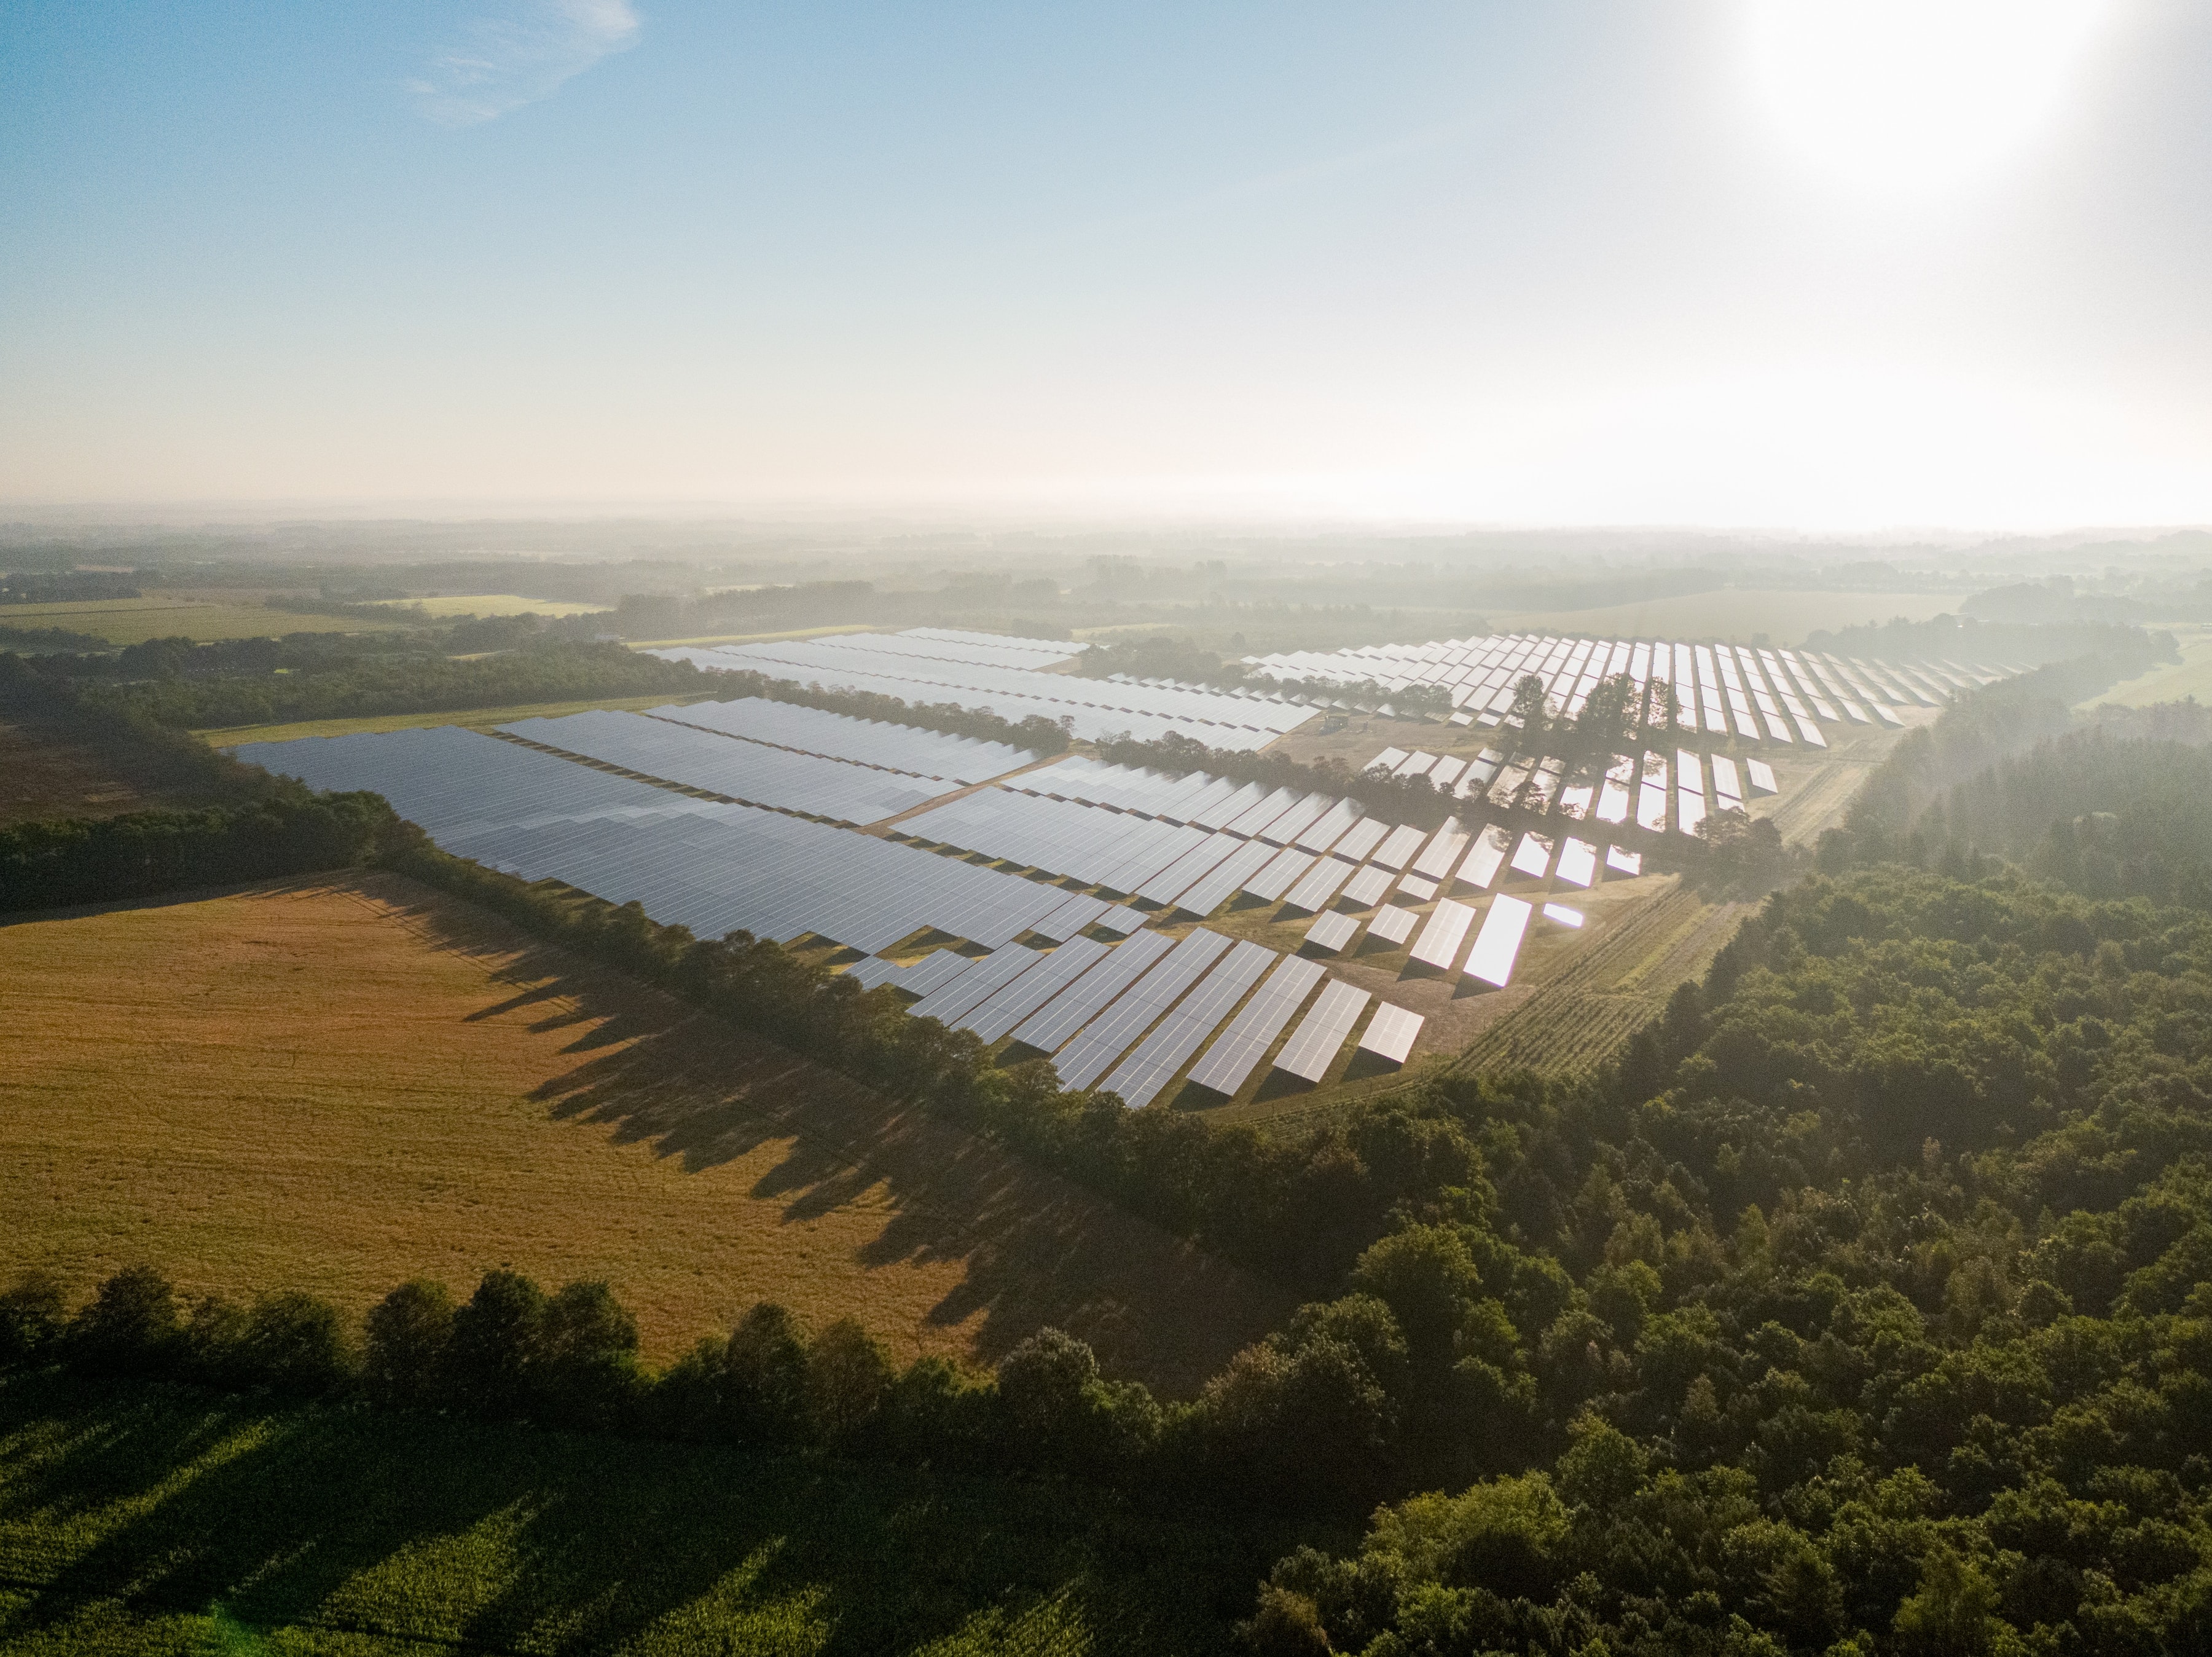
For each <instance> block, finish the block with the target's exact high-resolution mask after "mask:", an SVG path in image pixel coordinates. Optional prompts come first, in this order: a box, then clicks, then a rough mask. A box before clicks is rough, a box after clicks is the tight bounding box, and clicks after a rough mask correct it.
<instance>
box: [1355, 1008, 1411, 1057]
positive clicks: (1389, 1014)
mask: <svg viewBox="0 0 2212 1657" xmlns="http://www.w3.org/2000/svg"><path fill="white" fill-rule="evenodd" d="M1425 1021H1426V1020H1424V1019H1423V1018H1422V1017H1421V1015H1420V1014H1419V1013H1413V1012H1408V1011H1407V1009H1406V1008H1402V1007H1393V1006H1392V1005H1391V1004H1390V1003H1389V1002H1387V1001H1386V1002H1383V1003H1382V1004H1381V1005H1380V1006H1378V1007H1376V1009H1375V1016H1374V1017H1373V1018H1371V1019H1370V1020H1367V1027H1366V1029H1364V1030H1363V1031H1361V1032H1360V1034H1359V1045H1360V1047H1361V1048H1362V1049H1363V1050H1364V1051H1367V1052H1370V1053H1374V1054H1376V1055H1379V1056H1380V1057H1383V1058H1387V1059H1389V1060H1390V1061H1391V1062H1392V1063H1397V1064H1403V1063H1405V1062H1406V1055H1407V1054H1408V1053H1410V1052H1412V1051H1413V1041H1414V1039H1415V1038H1416V1037H1418V1036H1419V1034H1420V1033H1421V1026H1422V1025H1423V1024H1424V1023H1425Z"/></svg>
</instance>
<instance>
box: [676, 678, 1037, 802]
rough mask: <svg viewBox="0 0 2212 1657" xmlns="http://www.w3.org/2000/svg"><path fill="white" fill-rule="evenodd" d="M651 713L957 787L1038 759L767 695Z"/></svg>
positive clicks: (1021, 750) (1019, 750)
mask: <svg viewBox="0 0 2212 1657" xmlns="http://www.w3.org/2000/svg"><path fill="white" fill-rule="evenodd" d="M647 713H648V714H650V715H651V716H652V717H653V718H655V719H665V720H669V721H671V722H674V723H676V724H678V725H696V726H698V727H700V728H702V729H705V730H714V731H720V732H721V733H722V734H725V735H726V736H736V737H742V738H744V740H747V741H750V742H765V743H769V744H772V745H773V746H776V747H780V748H791V749H794V750H796V751H797V752H800V753H812V754H820V755H822V756H823V757H824V758H830V759H846V760H850V761H852V762H853V763H854V764H855V765H874V766H877V767H879V768H880V769H882V770H884V771H904V772H907V773H908V774H909V775H912V776H916V777H942V778H945V779H946V780H948V781H951V782H954V783H983V782H987V781H989V780H990V779H991V778H992V777H1003V776H1005V775H1006V772H1008V771H1018V770H1019V769H1020V768H1021V767H1022V766H1024V765H1031V764H1034V763H1035V762H1036V755H1035V754H1033V753H1031V752H1029V750H1027V749H1026V748H1017V747H1013V746H1009V745H1008V744H1006V743H1004V742H981V741H978V740H976V739H975V738H974V737H972V736H951V735H948V734H945V732H943V731H930V730H923V729H921V728H920V727H918V726H914V725H893V724H890V723H887V722H884V721H881V720H874V719H852V718H848V717H847V716H845V715H843V714H833V713H829V712H826V711H825V710H822V709H820V708H808V707H803V706H801V705H799V704H797V703H793V702H770V701H768V700H767V699H766V698H761V697H742V698H738V700H736V701H734V702H691V703H685V704H682V705H680V706H679V705H677V704H670V705H669V706H666V707H662V708H651V709H648V710H647Z"/></svg>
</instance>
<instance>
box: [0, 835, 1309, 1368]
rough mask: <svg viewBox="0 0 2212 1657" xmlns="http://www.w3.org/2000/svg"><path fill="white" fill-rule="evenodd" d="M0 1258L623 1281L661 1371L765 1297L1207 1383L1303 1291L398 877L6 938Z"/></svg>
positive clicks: (198, 1277) (99, 1272)
mask: <svg viewBox="0 0 2212 1657" xmlns="http://www.w3.org/2000/svg"><path fill="white" fill-rule="evenodd" d="M0 1005H4V1006H5V1007H6V1008H7V1009H8V1043H9V1045H8V1050H7V1051H8V1062H7V1063H6V1064H5V1065H4V1066H0V1213H4V1214H6V1215H8V1216H9V1225H8V1226H7V1227H6V1228H4V1230H0V1270H9V1271H12V1270H16V1269H20V1268H22V1267H27V1266H38V1267H44V1268H46V1269H48V1270H53V1271H56V1272H57V1273H58V1274H59V1275H61V1276H63V1277H64V1280H65V1281H66V1282H67V1283H68V1284H69V1286H70V1288H71V1289H72V1290H73V1291H75V1292H76V1293H77V1294H79V1295H83V1294H86V1293H88V1292H89V1290H90V1289H91V1288H92V1287H93V1285H94V1283H95V1282H98V1281H99V1280H100V1278H102V1277H104V1276H106V1275H107V1274H109V1273H111V1272H112V1271H114V1270H117V1269H118V1268H119V1267H121V1266H123V1265H125V1264H132V1263H136V1262H140V1261H144V1262H150V1263H154V1264H158V1265H160V1266H161V1267H162V1268H163V1269H165V1270H168V1271H169V1272H170V1273H171V1274H172V1275H173V1276H174V1277H175V1278H176V1279H177V1281H178V1282H179V1285H180V1286H181V1287H182V1288H184V1289H185V1290H186V1291H188V1292H190V1293H193V1294H206V1293H222V1294H226V1295H234V1296H245V1295H251V1294H252V1293H255V1292H257V1291H259V1290H263V1289H267V1288H302V1289H307V1290H309V1291H311V1292H313V1293H316V1294H319V1295H326V1296H328V1297H330V1298H331V1300H333V1301H336V1302H337V1304H339V1305H340V1306H342V1307H345V1308H346V1309H348V1310H349V1311H352V1312H358V1311H361V1310H362V1309H365V1308H366V1307H368V1306H369V1305H370V1304H372V1303H373V1302H374V1301H375V1300H376V1299H377V1298H378V1297H379V1296H380V1295H383V1294H384V1293H386V1291H387V1290H388V1289H390V1288H392V1286H393V1285H394V1284H395V1283H397V1282H400V1281H401V1280H403V1279H404V1278H406V1277H409V1276H416V1275H428V1276H436V1277H439V1278H441V1279H443V1280H444V1281H445V1282H447V1283H448V1284H449V1285H450V1286H451V1287H452V1288H453V1289H454V1290H455V1292H456V1293H458V1294H465V1293H466V1292H467V1291H468V1289H469V1288H471V1286H472V1285H473V1283H474V1282H475V1280H476V1278H477V1276H478V1275H479V1274H480V1273H481V1272H482V1271H483V1270H485V1269H486V1268H488V1267H490V1266H494V1265H498V1264H511V1265H512V1266H513V1267H514V1268H515V1269H516V1270H521V1271H526V1272H528V1273H530V1274H532V1276H537V1277H538V1278H539V1279H541V1280H542V1281H544V1282H546V1283H547V1284H548V1285H549V1286H550V1285H552V1284H556V1283H559V1282H564V1281H567V1280H570V1279H574V1278H583V1277H603V1278H605V1279H607V1280H608V1281H610V1282H611V1283H612V1284H613V1285H614V1286H615V1288H616V1290H617V1293H618V1294H619V1295H621V1296H622V1298H623V1300H624V1301H626V1302H627V1303H628V1304H629V1306H631V1307H633V1308H634V1309H635V1312H636V1313H637V1314H638V1318H639V1321H640V1324H641V1328H642V1330H643V1332H644V1337H645V1343H646V1347H647V1355H648V1356H650V1357H652V1358H654V1359H656V1360H660V1361H665V1360H666V1359H668V1358H670V1357H671V1356H673V1355H675V1354H676V1353H677V1352H678V1351H679V1350H681V1349H684V1347H686V1346H687V1345H689V1343H690V1342H691V1341H692V1340H694V1339H695V1338H696V1337H698V1336H700V1335H702V1334H703V1333H706V1332H708V1331H710V1330H715V1329H721V1328H726V1327H727V1326H728V1325H730V1324H731V1322H732V1320H733V1319H735V1318H736V1317H737V1316H738V1313H740V1312H742V1311H743V1309H744V1307H747V1306H749V1305H750V1304H751V1303H752V1302H753V1301H756V1300H761V1299H775V1300H780V1301H783V1302H785V1303H786V1304H787V1305H789V1306H790V1307H793V1309H794V1310H795V1311H797V1312H798V1313H800V1315H802V1316H803V1317H805V1318H806V1319H809V1320H810V1321H811V1322H812V1323H814V1324H816V1325H817V1326H818V1325H821V1324H823V1323H826V1322H828V1321H829V1320H830V1319H835V1318H838V1317H843V1316H851V1317H854V1318H857V1319H860V1321H861V1322H862V1323H863V1324H865V1325H866V1326H867V1327H868V1328H870V1329H871V1330H872V1331H874V1332H875V1333H876V1334H878V1336H879V1337H882V1338H883V1339H884V1340H885V1341H886V1342H887V1343H889V1344H890V1346H891V1348H892V1349H893V1350H894V1351H895V1352H896V1353H897V1354H898V1355H900V1356H901V1357H902V1358H906V1357H911V1356H915V1355H921V1354H924V1353H939V1354H944V1355H948V1356H951V1357H954V1358H956V1359H959V1360H962V1361H965V1362H986V1363H987V1362H994V1361H995V1360H996V1358H997V1357H998V1356H999V1355H1000V1354H1002V1353H1003V1352H1004V1351H1005V1350H1006V1349H1007V1348H1008V1347H1010V1346H1012V1344H1013V1343H1015V1342H1016V1341H1018V1340H1020V1339H1021V1338H1023V1337H1025V1336H1027V1335H1028V1334H1030V1332H1032V1331H1034V1330H1035V1329H1036V1327H1037V1326H1038V1325H1042V1324H1054V1325H1059V1326H1060V1327H1062V1328H1066V1329H1067V1330H1070V1331H1073V1333H1075V1334H1078V1335H1079V1336H1080V1337H1083V1338H1084V1339H1085V1340H1088V1341H1090V1342H1091V1343H1092V1344H1093V1345H1094V1346H1095V1347H1097V1349H1098V1351H1099V1355H1100V1358H1101V1361H1102V1362H1103V1363H1104V1364H1105V1365H1106V1366H1107V1367H1108V1368H1109V1369H1110V1370H1112V1371H1114V1372H1116V1373H1119V1374H1126V1375H1131V1376H1134V1377H1137V1378H1139V1379H1143V1380H1148V1381H1151V1382H1152V1383H1154V1384H1155V1385H1158V1386H1164V1387H1166V1388H1168V1389H1170V1390H1171V1391H1176V1392H1182V1391H1187V1390H1189V1389H1191V1388H1194V1386H1196V1385H1197V1384H1198V1383H1199V1381H1200V1380H1202V1379H1203V1378H1204V1377H1205V1376H1206V1375H1207V1374H1212V1372H1213V1371H1214V1370H1216V1369H1217V1368H1219V1366H1220V1365H1221V1364H1222V1363H1223V1362H1225V1360H1226V1359H1227V1358H1228V1357H1229V1355H1231V1353H1232V1352H1233V1351H1235V1350H1236V1349H1237V1348H1238V1347H1239V1346H1242V1345H1243V1344H1244V1343H1247V1342H1249V1341H1250V1340H1252V1339H1255V1338H1256V1337H1258V1336H1259V1335H1260V1334H1261V1333H1263V1332H1264V1331H1266V1330H1267V1328H1269V1327H1272V1326H1273V1325H1275V1324H1276V1323H1278V1322H1279V1320H1280V1319H1282V1318H1283V1317H1285V1316H1286V1315H1287V1313H1288V1312H1289V1310H1290V1297H1289V1296H1287V1295H1284V1294H1282V1293H1281V1292H1279V1291H1278V1290H1276V1289H1274V1288H1272V1287H1270V1286H1267V1285H1265V1284H1263V1283H1261V1282H1259V1281H1258V1280H1256V1279H1255V1278H1253V1277H1251V1276H1249V1275H1248V1274H1245V1273H1243V1272H1241V1271H1238V1270H1236V1269H1234V1268H1232V1267H1230V1266H1227V1265H1225V1264H1223V1263H1221V1262H1219V1261H1218V1260H1215V1259H1213V1258H1211V1257H1209V1256H1207V1255H1206V1254H1204V1253H1202V1252H1200V1251H1197V1250H1195V1249H1194V1248H1191V1247H1189V1246H1187V1245H1184V1244H1182V1243H1180V1242H1178V1241H1177V1240H1175V1239H1173V1238H1171V1237H1170V1236H1168V1235H1167V1234H1164V1233H1163V1232H1160V1231H1159V1230H1158V1229H1157V1228H1153V1227H1151V1226H1149V1225H1146V1224H1144V1223H1142V1222H1140V1221H1137V1220H1135V1219H1133V1218H1132V1217H1130V1216H1129V1215H1127V1214H1125V1213H1123V1212H1122V1211H1121V1210H1120V1209H1115V1208H1114V1207H1113V1206H1112V1205H1111V1204H1109V1203H1105V1202H1104V1201H1103V1200H1102V1199H1100V1198H1098V1197H1094V1196H1092V1195H1091V1193H1089V1192H1087V1191H1084V1190H1082V1189H1081V1188H1080V1187H1078V1186H1075V1185H1072V1184H1071V1183H1069V1182H1067V1181H1066V1180H1063V1179H1059V1178H1057V1177H1055V1176H1053V1175H1051V1174H1048V1173H1044V1172H1042V1170H1039V1169H1037V1168H1036V1167H1032V1166H1030V1164H1027V1163H1025V1162H1024V1161H1021V1160H1020V1159H1018V1158H1017V1157H1014V1156H1012V1155H1011V1154H1006V1153H1005V1152H1003V1151H1001V1150H1000V1149H998V1148H994V1147H993V1146H990V1145H988V1144H987V1143H985V1142H981V1141H980V1140H977V1139H975V1138H974V1137H972V1136H969V1135H967V1134H964V1133H963V1132H961V1131H959V1130H957V1129H955V1128H953V1127H951V1126H949V1125H947V1124H944V1123H941V1122H936V1121H932V1120H928V1119H926V1118H922V1117H921V1116H920V1115H919V1114H918V1113H916V1112H911V1111H908V1110H904V1109H902V1108H901V1107H898V1106H895V1105H893V1104H891V1103H890V1102H888V1101H886V1100H884V1099H882V1098H881V1097H880V1096H878V1095H876V1094H874V1093H871V1092H870V1091H868V1090H867V1089H866V1088H863V1087H860V1086H859V1085H857V1084H855V1083H854V1082H852V1081H848V1080H847V1079H845V1078H843V1077H842V1076H839V1075H836V1074H835V1073H834V1072H831V1071H829V1070H826V1069H822V1068H820V1067H818V1066H815V1065H811V1064H809V1063H805V1062H803V1061H800V1060H799V1059H797V1058H795V1057H793V1056H792V1055H790V1054H789V1053H787V1052H785V1051H782V1050H781V1049H779V1048H776V1047H775V1046H773V1045H769V1044H767V1043H765V1042H761V1041H757V1040H753V1039H749V1038H747V1037H746V1036H744V1034H742V1033H739V1032H738V1031H736V1030H734V1029H732V1027H730V1026H726V1025H725V1024H723V1023H721V1022H720V1021H718V1020H713V1019H709V1018H707V1017H704V1016H702V1015H701V1014H696V1013H694V1012H692V1011H691V1010H690V1009H689V1008H685V1007H684V1006H683V1005H682V1004H681V1003H679V1002H675V1001H673V1000H671V999H670V998H668V997H665V996H660V995H659V994H657V993H655V992H653V991H650V990H646V989H644V988H642V987H641V986H639V985H637V984H635V983H634V982H632V981H630V980H629V979H626V978H622V977H620V976H619V975H617V974H614V973H611V972H603V971H600V970H599V969H596V968H594V967H592V966H589V965H588V964H585V963H581V962H580V961H579V960H578V959H576V958H574V957H573V956H569V955H568V954H566V953H563V952H561V951H557V950H553V949H549V948H545V947H542V946H539V945H538V944H537V943H536V942H535V941H532V940H530V939H528V938H526V937H525V936H524V935H521V934H520V933H518V932H516V931H514V930H513V929H510V928H507V926H505V925H504V924H503V923H498V922H496V921H495V920H493V919H491V918H490V917H486V916H484V915H483V913H482V912H481V911H477V910H474V909H473V908H471V907H470V906H468V905H464V904H460V903H459V902H456V901H454V900H452V899H447V898H445V897H444V896H442V895H441V894H437V893H433V892H429V891H428V890H427V889H425V888H423V887H421V886H416V885H415V884H414V883H413V882H411V881H408V880H404V879H402V878H400V877H398V876H395V875H387V874H367V875H362V876H358V877H354V876H349V877H345V878H343V879H339V880H328V881H324V880H312V881H307V880H303V881H295V882H280V883H273V884H270V885H268V886H259V887H255V888H251V889H248V890H246V891H242V892H232V893H228V894H219V895H211V896H202V897H195V898H190V899H180V900H178V901H174V902H170V903H166V904H155V905H143V906H139V907H134V908H115V909H110V910H102V911H89V912H87V911H63V912H58V913H55V914H52V915H47V916H43V917H32V918H28V919H23V920H18V921H16V922H15V923H12V924H9V925H5V926H0Z"/></svg>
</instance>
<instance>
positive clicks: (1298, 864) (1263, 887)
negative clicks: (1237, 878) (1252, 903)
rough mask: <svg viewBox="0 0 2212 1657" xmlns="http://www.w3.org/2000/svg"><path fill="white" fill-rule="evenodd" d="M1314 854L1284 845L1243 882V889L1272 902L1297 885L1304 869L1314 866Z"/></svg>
mask: <svg viewBox="0 0 2212 1657" xmlns="http://www.w3.org/2000/svg"><path fill="white" fill-rule="evenodd" d="M1314 862H1315V859H1314V855H1313V853H1311V852H1310V851H1300V850H1298V849H1297V847H1295V846H1285V847H1284V848H1283V849H1282V850H1280V851H1279V852H1277V853H1276V854H1275V856H1273V858H1271V859H1270V860H1269V861H1268V862H1267V864H1266V865H1265V866H1264V867H1263V868H1261V869H1260V870H1259V872H1258V873H1256V874H1254V875H1253V876H1252V878H1251V879H1250V880H1247V881H1245V882H1244V890H1245V891H1247V892H1250V893H1251V894H1252V895H1253V896H1254V897H1255V898H1258V899H1261V900H1263V901H1265V902H1267V903H1273V902H1274V901H1275V899H1278V898H1279V897H1281V896H1282V895H1283V894H1284V893H1285V892H1288V891H1289V890H1290V889H1291V887H1292V886H1295V885H1297V882H1298V881H1299V880H1301V879H1302V878H1304V874H1305V873H1306V871H1307V870H1309V869H1310V868H1312V867H1313V866H1314Z"/></svg>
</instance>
